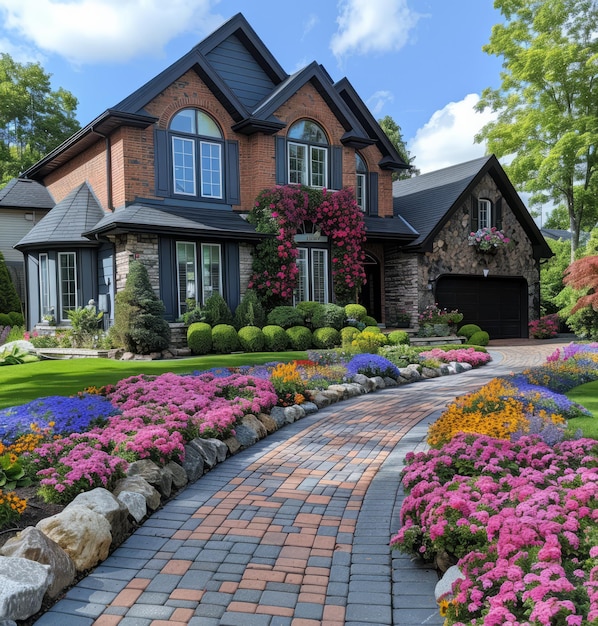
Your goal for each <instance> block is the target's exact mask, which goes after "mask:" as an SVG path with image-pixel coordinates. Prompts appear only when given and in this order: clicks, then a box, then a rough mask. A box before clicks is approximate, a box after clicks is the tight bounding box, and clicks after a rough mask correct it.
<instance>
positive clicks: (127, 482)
mask: <svg viewBox="0 0 598 626" xmlns="http://www.w3.org/2000/svg"><path fill="white" fill-rule="evenodd" d="M122 491H133V492H134V493H140V494H141V495H142V496H143V497H144V498H145V501H146V503H147V507H148V508H149V509H150V510H152V511H155V510H156V509H157V508H158V507H159V506H160V501H161V498H160V493H159V491H158V490H157V489H156V488H155V487H152V485H150V484H149V483H148V482H147V480H145V478H143V476H127V477H126V478H121V479H120V480H119V481H118V482H117V483H116V485H115V486H114V489H113V490H112V493H113V494H114V495H115V496H116V497H118V496H119V495H120V493H121V492H122Z"/></svg>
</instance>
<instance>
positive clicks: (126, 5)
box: [0, 0, 223, 65]
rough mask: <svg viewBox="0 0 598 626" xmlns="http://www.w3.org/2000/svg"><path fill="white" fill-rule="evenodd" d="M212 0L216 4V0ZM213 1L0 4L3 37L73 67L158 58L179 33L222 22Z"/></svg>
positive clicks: (7, 0) (27, 0) (10, 0)
mask: <svg viewBox="0 0 598 626" xmlns="http://www.w3.org/2000/svg"><path fill="white" fill-rule="evenodd" d="M216 1H217V0H216ZM212 4H215V2H214V1H213V0H168V2H164V1H163V0H0V17H2V21H3V23H4V24H3V26H4V30H5V34H8V33H9V32H10V33H11V37H12V36H17V37H19V38H21V39H23V40H24V41H26V42H31V43H33V44H34V45H35V46H36V47H37V48H38V49H40V50H42V51H44V52H45V53H48V54H50V53H54V54H58V55H60V56H63V57H65V58H66V59H67V60H69V61H70V62H71V63H73V64H75V65H79V64H84V63H101V62H106V61H109V62H119V63H124V62H126V61H129V60H130V59H132V58H134V57H136V56H141V55H152V56H159V55H160V54H161V52H162V48H163V46H164V45H165V44H166V43H168V41H170V40H171V39H173V38H174V37H176V36H177V35H180V34H181V33H184V32H199V33H203V34H205V33H209V32H210V31H212V30H213V29H214V28H215V27H216V26H217V25H218V24H220V23H221V22H222V21H223V19H222V18H220V17H218V16H215V15H213V14H212V13H210V10H211V6H212Z"/></svg>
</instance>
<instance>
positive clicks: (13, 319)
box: [8, 311, 25, 326]
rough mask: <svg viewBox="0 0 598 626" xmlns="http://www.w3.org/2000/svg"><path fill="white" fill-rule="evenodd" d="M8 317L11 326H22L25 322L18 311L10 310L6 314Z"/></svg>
mask: <svg viewBox="0 0 598 626" xmlns="http://www.w3.org/2000/svg"><path fill="white" fill-rule="evenodd" d="M8 318H9V319H10V325H11V326H23V325H24V324H25V318H24V317H23V314H22V313H18V312H17V311H11V312H10V313H9V314H8Z"/></svg>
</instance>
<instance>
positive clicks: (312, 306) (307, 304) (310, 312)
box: [296, 300, 324, 330]
mask: <svg viewBox="0 0 598 626" xmlns="http://www.w3.org/2000/svg"><path fill="white" fill-rule="evenodd" d="M323 306H324V305H323V304H322V303H321V302H312V301H310V300H305V301H303V302H298V303H297V305H296V308H297V309H298V310H299V311H301V313H303V317H304V319H305V325H306V326H308V327H309V328H311V329H312V330H313V328H314V327H313V326H312V318H313V317H314V315H316V314H317V313H319V312H320V311H321V309H322V307H323Z"/></svg>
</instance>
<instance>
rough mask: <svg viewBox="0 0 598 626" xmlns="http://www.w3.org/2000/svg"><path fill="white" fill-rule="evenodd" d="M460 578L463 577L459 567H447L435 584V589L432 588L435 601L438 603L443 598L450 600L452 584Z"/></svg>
mask: <svg viewBox="0 0 598 626" xmlns="http://www.w3.org/2000/svg"><path fill="white" fill-rule="evenodd" d="M460 578H465V576H463V572H462V571H461V570H460V569H459V567H458V566H457V565H452V566H451V567H449V568H448V569H447V570H446V572H445V573H444V575H443V577H442V578H441V579H440V580H439V581H438V582H437V583H436V587H435V588H434V596H435V597H436V601H437V602H438V601H439V600H442V599H443V598H445V599H446V598H452V595H453V592H452V590H453V583H454V582H455V581H457V580H459V579H460Z"/></svg>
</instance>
